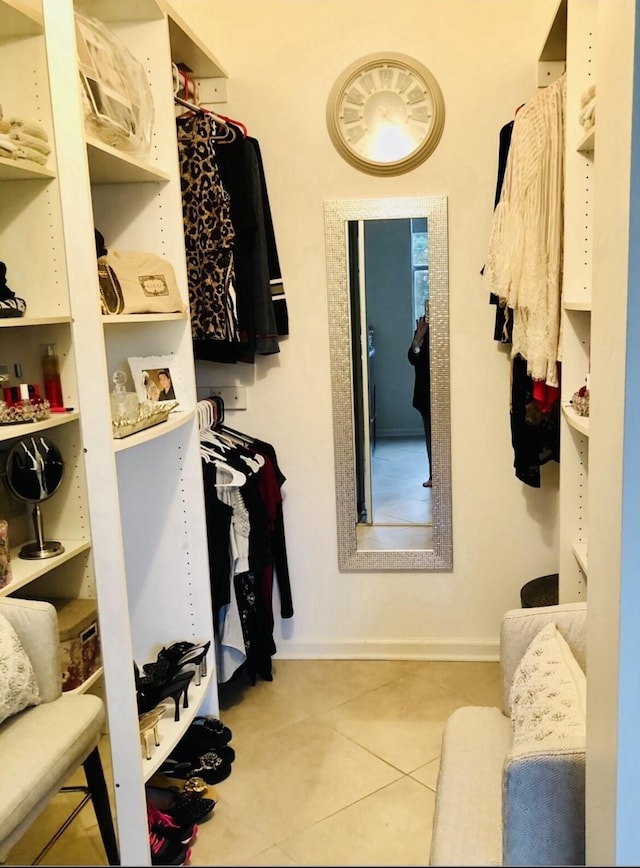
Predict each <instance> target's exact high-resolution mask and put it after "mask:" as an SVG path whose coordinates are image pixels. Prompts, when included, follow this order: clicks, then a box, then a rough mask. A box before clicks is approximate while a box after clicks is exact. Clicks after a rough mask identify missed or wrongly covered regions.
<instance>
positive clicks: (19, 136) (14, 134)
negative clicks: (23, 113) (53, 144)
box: [10, 127, 51, 157]
mask: <svg viewBox="0 0 640 868" xmlns="http://www.w3.org/2000/svg"><path fill="white" fill-rule="evenodd" d="M21 130H22V128H21V127H12V128H11V133H10V136H11V138H12V139H13V140H14V141H16V142H18V143H19V144H22V145H26V147H28V148H33V149H34V150H36V151H40V153H41V154H44V155H45V157H46V156H47V155H48V154H50V153H51V148H50V147H49V145H48V144H47V143H46V142H45V141H43V140H42V139H37V138H36V137H35V136H30V135H28V134H27V133H23V132H22V131H21Z"/></svg>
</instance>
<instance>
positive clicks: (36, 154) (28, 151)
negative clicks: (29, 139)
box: [16, 145, 47, 166]
mask: <svg viewBox="0 0 640 868" xmlns="http://www.w3.org/2000/svg"><path fill="white" fill-rule="evenodd" d="M16 155H17V156H18V157H20V159H22V160H31V161H32V162H33V163H39V164H40V165H41V166H44V165H46V162H47V158H46V157H45V155H44V154H41V153H40V151H34V150H33V148H25V147H24V146H23V145H20V146H19V148H18V150H17V154H16Z"/></svg>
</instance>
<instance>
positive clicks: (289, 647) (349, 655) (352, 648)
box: [274, 639, 500, 662]
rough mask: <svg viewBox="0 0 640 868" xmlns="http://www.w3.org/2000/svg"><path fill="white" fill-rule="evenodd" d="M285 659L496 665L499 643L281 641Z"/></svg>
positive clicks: (278, 653)
mask: <svg viewBox="0 0 640 868" xmlns="http://www.w3.org/2000/svg"><path fill="white" fill-rule="evenodd" d="M274 656H275V658H276V659H277V658H280V659H281V660H452V661H467V662H478V661H488V662H494V661H498V660H499V659H500V644H499V640H497V639H496V640H495V641H478V640H476V639H451V640H446V641H442V640H438V639H415V640H408V641H407V640H398V641H393V640H391V641H356V642H348V641H347V642H326V643H325V642H295V641H287V640H286V639H280V640H279V641H278V651H277V653H276V654H275V655H274Z"/></svg>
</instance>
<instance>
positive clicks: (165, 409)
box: [111, 401, 178, 440]
mask: <svg viewBox="0 0 640 868" xmlns="http://www.w3.org/2000/svg"><path fill="white" fill-rule="evenodd" d="M177 406H178V402H177V401H166V402H165V401H163V402H162V404H161V405H157V406H154V407H153V409H151V410H148V409H146V408H143V407H140V412H139V414H138V416H137V418H135V419H126V418H125V419H112V420H111V429H112V432H113V437H114V439H115V440H121V439H122V438H123V437H129V436H131V434H137V433H138V432H140V431H144V430H145V429H146V428H153V426H154V425H159V424H160V423H161V422H166V421H167V419H168V417H169V413H171V411H172V410H175V408H176V407H177Z"/></svg>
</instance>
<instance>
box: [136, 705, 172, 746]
mask: <svg viewBox="0 0 640 868" xmlns="http://www.w3.org/2000/svg"><path fill="white" fill-rule="evenodd" d="M166 709H167V706H166V705H157V706H156V707H155V708H154V709H152V710H151V711H147V712H145V713H144V714H141V715H139V716H138V727H139V729H140V741H141V743H142V746H143V747H144V755H145V757H146V758H147V759H151V748H150V746H149V740H150V739H151V738H152V739H153V743H154V744H155V746H156V747H159V746H160V733H159V731H158V724H159V723H160V720H161V718H162V716H163V714H164V713H165V711H166Z"/></svg>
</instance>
